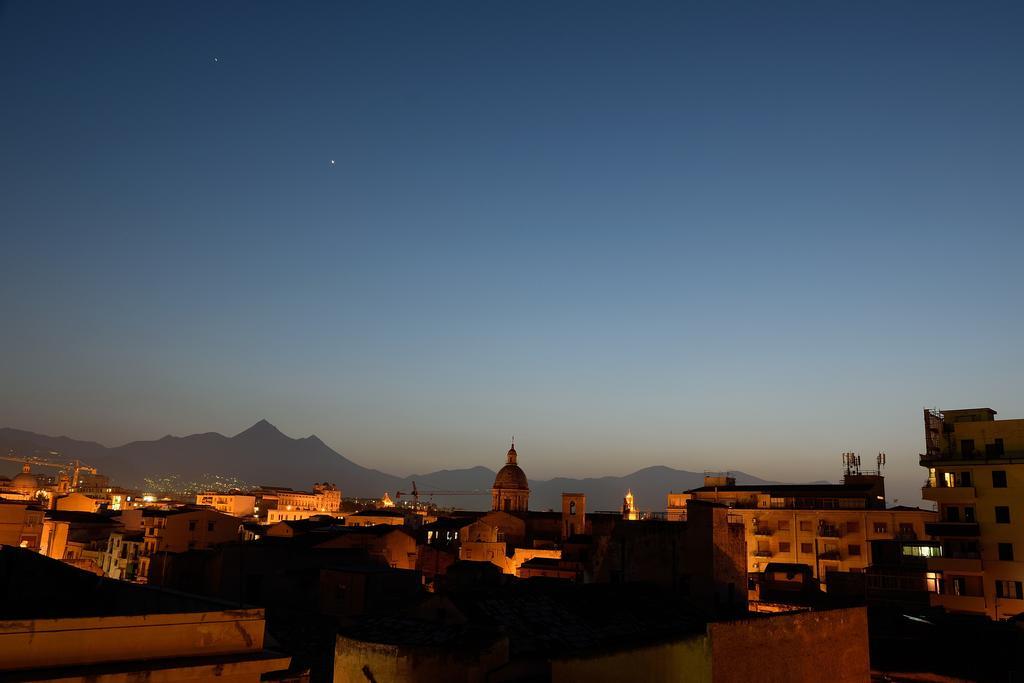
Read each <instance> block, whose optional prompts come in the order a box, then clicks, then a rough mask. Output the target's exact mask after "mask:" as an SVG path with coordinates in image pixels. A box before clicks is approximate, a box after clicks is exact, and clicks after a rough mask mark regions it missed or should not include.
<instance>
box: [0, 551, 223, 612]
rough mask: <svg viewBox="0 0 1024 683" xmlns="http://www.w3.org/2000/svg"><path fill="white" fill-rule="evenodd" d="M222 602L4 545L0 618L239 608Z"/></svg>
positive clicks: (0, 562)
mask: <svg viewBox="0 0 1024 683" xmlns="http://www.w3.org/2000/svg"><path fill="white" fill-rule="evenodd" d="M237 608H238V605H237V603H236V604H234V605H228V604H227V603H223V602H220V601H218V600H212V599H207V598H200V597H197V596H193V595H187V594H184V593H178V592H175V591H169V590H165V589H161V588H157V587H154V586H142V585H139V584H134V583H128V582H125V581H118V580H116V579H107V578H103V577H98V576H96V575H95V574H93V573H91V572H85V571H82V570H80V569H76V568H75V567H72V566H70V565H67V564H65V563H63V562H60V561H59V560H52V559H50V558H48V557H46V556H44V555H40V554H39V553H36V552H33V551H31V550H27V549H23V548H13V547H11V546H0V619H5V620H14V619H59V618H74V617H111V616H133V615H142V614H176V613H181V612H215V611H221V610H224V609H237Z"/></svg>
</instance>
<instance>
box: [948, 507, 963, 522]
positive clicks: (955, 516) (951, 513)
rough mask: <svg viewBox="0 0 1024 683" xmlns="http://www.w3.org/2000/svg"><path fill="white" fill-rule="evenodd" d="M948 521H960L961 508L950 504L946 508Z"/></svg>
mask: <svg viewBox="0 0 1024 683" xmlns="http://www.w3.org/2000/svg"><path fill="white" fill-rule="evenodd" d="M946 521H947V522H959V521H960V508H958V507H956V506H955V505H950V506H949V507H947V508H946Z"/></svg>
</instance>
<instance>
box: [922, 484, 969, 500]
mask: <svg viewBox="0 0 1024 683" xmlns="http://www.w3.org/2000/svg"><path fill="white" fill-rule="evenodd" d="M977 495H978V494H977V491H976V490H975V488H974V487H973V486H931V485H929V484H927V483H926V484H925V485H924V486H922V487H921V497H922V498H924V499H925V500H930V501H933V502H936V503H962V502H964V501H972V500H974V499H975V498H977Z"/></svg>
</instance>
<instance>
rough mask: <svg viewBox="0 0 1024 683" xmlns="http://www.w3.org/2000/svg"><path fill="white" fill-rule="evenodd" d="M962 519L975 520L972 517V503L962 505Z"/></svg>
mask: <svg viewBox="0 0 1024 683" xmlns="http://www.w3.org/2000/svg"><path fill="white" fill-rule="evenodd" d="M964 521H965V522H973V521H975V519H974V506H973V505H965V506H964Z"/></svg>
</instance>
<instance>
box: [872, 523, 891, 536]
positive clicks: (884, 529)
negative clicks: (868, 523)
mask: <svg viewBox="0 0 1024 683" xmlns="http://www.w3.org/2000/svg"><path fill="white" fill-rule="evenodd" d="M875 533H876V534H887V533H889V524H888V523H887V522H875Z"/></svg>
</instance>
